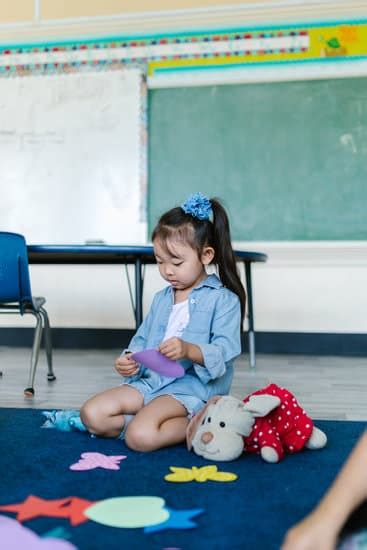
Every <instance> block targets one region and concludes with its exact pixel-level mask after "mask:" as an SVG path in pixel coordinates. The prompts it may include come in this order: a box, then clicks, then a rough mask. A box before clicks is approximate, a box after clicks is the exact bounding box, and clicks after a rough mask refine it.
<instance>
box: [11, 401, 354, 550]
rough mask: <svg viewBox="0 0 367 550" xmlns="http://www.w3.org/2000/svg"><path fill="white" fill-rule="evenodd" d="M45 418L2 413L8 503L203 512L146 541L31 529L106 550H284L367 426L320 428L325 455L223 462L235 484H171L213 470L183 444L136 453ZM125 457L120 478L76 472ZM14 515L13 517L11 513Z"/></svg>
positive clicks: (85, 530) (28, 412) (27, 412)
mask: <svg viewBox="0 0 367 550" xmlns="http://www.w3.org/2000/svg"><path fill="white" fill-rule="evenodd" d="M43 419H44V417H43V416H42V415H41V412H40V411H39V410H33V409H9V408H2V409H0V449H1V458H0V466H1V469H0V471H1V483H0V504H1V505H3V504H10V503H16V502H22V501H23V500H24V499H26V497H27V496H28V495H30V494H32V495H36V496H38V497H42V498H45V499H58V498H63V497H68V496H78V497H81V498H85V499H88V500H94V501H96V500H103V499H106V498H111V497H116V496H137V495H151V496H160V497H162V498H164V499H165V501H166V505H167V506H168V507H169V508H173V509H175V510H187V509H191V508H203V509H204V510H205V512H204V513H203V514H202V515H200V516H197V517H196V518H195V519H194V521H195V522H196V523H197V527H196V528H194V529H190V530H174V529H170V530H166V531H161V532H159V533H152V534H147V533H144V529H143V528H136V529H131V528H130V529H121V528H113V527H106V526H103V525H100V524H97V523H95V522H93V521H87V522H86V523H83V524H81V525H78V526H75V527H73V526H71V525H70V524H69V523H68V521H67V520H65V519H56V518H36V519H32V520H29V521H27V522H25V523H24V525H26V526H27V527H29V528H30V529H32V530H33V531H35V532H36V533H38V534H40V535H41V534H44V533H46V532H48V531H51V530H53V529H55V528H57V527H64V528H65V529H66V530H67V532H68V534H69V535H70V539H69V540H70V542H72V543H73V544H75V545H76V546H77V547H78V548H79V549H80V550H100V549H109V550H110V549H111V550H114V549H121V548H126V549H128V550H130V549H135V548H136V549H139V550H141V549H144V550H145V549H165V548H180V549H182V550H184V549H185V550H186V549H190V550H196V549H200V550H201V549H202V548H204V547H207V548H210V549H218V550H223V549H231V550H233V549H241V550H247V549H248V550H253V549H257V550H278V549H279V546H280V543H281V541H282V539H283V536H284V533H285V532H286V530H287V528H288V527H289V526H291V525H292V524H293V523H294V522H295V521H297V520H299V519H300V518H301V517H303V516H304V515H305V514H306V513H307V512H308V511H309V510H310V509H311V508H312V507H313V506H314V505H315V503H316V502H317V501H318V500H319V498H320V497H321V495H322V494H323V493H324V491H325V490H326V488H327V487H328V486H329V484H330V483H331V482H332V480H333V478H334V477H335V475H336V473H337V472H338V470H339V468H340V466H341V465H342V464H343V462H344V460H345V459H346V457H347V456H348V454H349V452H350V450H351V448H352V447H353V445H354V444H355V442H356V441H357V439H358V437H359V436H360V435H361V433H362V432H363V430H364V428H365V423H364V422H345V421H318V422H317V425H318V426H319V427H320V428H321V429H323V430H324V431H325V432H326V434H327V435H328V439H329V441H328V446H327V447H326V448H325V449H323V450H321V451H304V452H302V453H299V454H296V455H293V456H287V457H286V458H285V459H284V460H283V461H282V462H281V463H280V464H276V465H272V464H266V463H265V462H263V461H262V460H261V459H260V457H258V456H254V455H250V456H242V457H241V458H240V459H238V460H236V461H234V462H222V463H220V462H218V463H216V464H217V466H218V469H220V470H222V471H229V472H234V473H236V474H238V476H239V479H238V480H237V481H234V482H230V483H219V482H215V481H207V482H205V483H198V482H190V483H181V484H177V483H169V482H167V481H165V480H164V476H165V475H166V474H167V473H169V467H170V466H179V467H186V468H190V467H192V466H198V467H200V466H204V465H208V464H214V463H212V462H208V461H206V460H204V459H201V458H200V457H198V456H196V455H195V454H193V453H189V452H188V451H187V450H186V448H185V447H184V446H183V445H182V446H177V447H173V448H170V449H163V450H160V451H156V452H153V453H148V454H144V453H137V452H134V451H131V450H129V449H128V448H127V447H126V446H125V445H124V443H123V442H121V441H115V440H106V439H97V438H91V437H89V436H88V435H87V434H84V433H79V432H71V433H65V432H60V431H57V430H52V429H48V430H46V429H40V426H41V424H42V422H43ZM86 451H90V452H92V451H96V452H100V453H104V454H107V455H109V454H111V455H119V454H126V455H128V458H127V459H126V460H123V461H122V462H121V468H120V470H119V471H111V470H102V469H96V470H91V471H88V472H73V471H70V470H69V466H70V465H71V464H72V463H74V462H77V461H78V459H79V457H80V455H81V453H82V452H86ZM8 515H9V517H15V516H14V514H8Z"/></svg>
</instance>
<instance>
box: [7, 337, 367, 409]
mask: <svg viewBox="0 0 367 550" xmlns="http://www.w3.org/2000/svg"><path fill="white" fill-rule="evenodd" d="M117 355H118V350H93V349H91V350H60V349H56V350H54V369H55V374H56V376H57V380H56V381H55V382H53V383H49V382H47V379H46V372H47V369H46V361H45V357H44V353H43V352H41V355H40V360H39V364H38V369H37V376H36V382H35V390H36V394H35V397H34V398H33V399H26V398H24V396H23V390H24V388H25V387H26V386H27V381H28V369H29V361H30V350H29V349H27V348H13V347H0V370H1V371H2V372H3V376H2V377H1V378H0V407H34V408H40V409H49V408H79V407H80V405H81V404H82V403H83V402H84V401H85V400H86V399H87V398H88V397H90V396H91V395H93V394H95V393H97V392H99V391H102V390H104V389H107V388H110V387H113V386H115V385H118V384H119V381H120V380H121V378H120V377H119V376H118V375H117V373H115V371H114V368H113V363H114V358H115V357H116V356H117ZM269 382H274V383H277V384H279V385H282V386H286V387H288V388H289V389H290V390H291V391H292V392H293V393H294V394H295V395H296V397H297V399H298V401H299V402H300V403H301V404H302V406H303V407H304V408H305V409H306V411H307V412H308V413H309V414H310V416H312V417H313V418H314V419H315V418H319V419H333V420H335V419H337V420H367V398H366V396H367V357H314V356H301V355H257V364H256V368H255V369H251V368H250V366H249V363H248V359H247V356H245V355H242V356H241V357H240V358H239V359H238V360H237V366H236V370H235V377H234V381H233V384H232V390H231V393H232V395H234V396H236V397H239V398H243V397H245V396H246V395H247V394H249V393H251V392H252V391H254V390H256V389H259V388H261V387H263V386H265V385H266V384H268V383H269Z"/></svg>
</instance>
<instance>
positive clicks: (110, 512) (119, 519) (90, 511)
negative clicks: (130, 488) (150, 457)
mask: <svg viewBox="0 0 367 550" xmlns="http://www.w3.org/2000/svg"><path fill="white" fill-rule="evenodd" d="M164 505H165V500H164V499H163V498H160V497H149V496H139V497H114V498H108V499H105V500H101V501H99V502H97V503H96V504H92V506H90V507H89V508H87V509H86V510H84V515H85V516H87V517H88V518H89V519H91V520H93V521H95V522H96V523H101V524H102V525H108V526H109V527H123V528H136V527H147V526H149V525H158V524H159V523H162V522H164V521H166V520H167V519H168V518H169V512H168V511H167V510H166V509H164V508H163V507H164Z"/></svg>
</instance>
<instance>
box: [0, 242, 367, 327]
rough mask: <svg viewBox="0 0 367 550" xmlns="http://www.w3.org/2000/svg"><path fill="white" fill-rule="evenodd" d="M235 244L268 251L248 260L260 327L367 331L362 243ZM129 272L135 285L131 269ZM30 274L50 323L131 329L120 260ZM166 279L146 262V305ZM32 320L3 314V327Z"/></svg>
mask: <svg viewBox="0 0 367 550" xmlns="http://www.w3.org/2000/svg"><path fill="white" fill-rule="evenodd" d="M235 248H237V249H243V250H255V251H260V252H265V253H267V254H268V257H269V259H268V262H266V263H264V264H260V263H259V264H253V296H254V312H255V328H256V329H257V330H259V331H275V332H278V331H280V332H282V331H284V332H331V333H365V332H367V315H366V312H367V292H366V281H367V243H365V242H361V243H356V242H350V243H348V242H344V243H341V242H319V243H316V242H313V243H310V242H307V243H294V242H293V243H269V242H267V243H235ZM241 271H242V270H241ZM129 272H130V276H131V281H132V286H133V284H134V273H133V268H132V267H129ZM242 275H243V271H242ZM31 276H32V284H33V292H34V294H40V295H44V296H46V298H47V309H48V312H49V315H50V319H51V323H52V325H53V326H55V327H78V328H81V327H88V328H133V327H134V317H133V314H132V309H131V305H130V298H129V291H128V285H127V282H126V276H125V266H39V265H32V266H31ZM164 285H165V283H164V281H162V279H161V278H160V276H159V274H158V271H157V268H156V266H147V268H146V277H145V292H144V309H145V311H147V309H148V307H149V305H150V303H151V300H152V297H153V294H154V293H155V292H156V291H157V290H158V289H160V288H162V286H164ZM91 297H92V298H91ZM32 324H33V320H32V319H26V318H24V319H21V320H20V319H18V318H17V317H15V316H11V317H10V316H5V315H1V316H0V326H29V325H32Z"/></svg>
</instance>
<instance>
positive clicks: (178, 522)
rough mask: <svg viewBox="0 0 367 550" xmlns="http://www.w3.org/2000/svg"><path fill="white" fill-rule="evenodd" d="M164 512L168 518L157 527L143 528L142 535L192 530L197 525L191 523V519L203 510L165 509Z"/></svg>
mask: <svg viewBox="0 0 367 550" xmlns="http://www.w3.org/2000/svg"><path fill="white" fill-rule="evenodd" d="M165 510H167V512H168V513H169V518H168V519H167V520H166V521H163V522H162V523H159V524H158V525H150V526H148V527H144V533H157V532H158V531H164V530H165V529H192V528H193V527H197V523H195V522H194V521H191V518H195V517H196V516H198V515H199V514H202V513H203V512H204V509H203V508H190V509H189V510H172V508H167V507H165Z"/></svg>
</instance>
